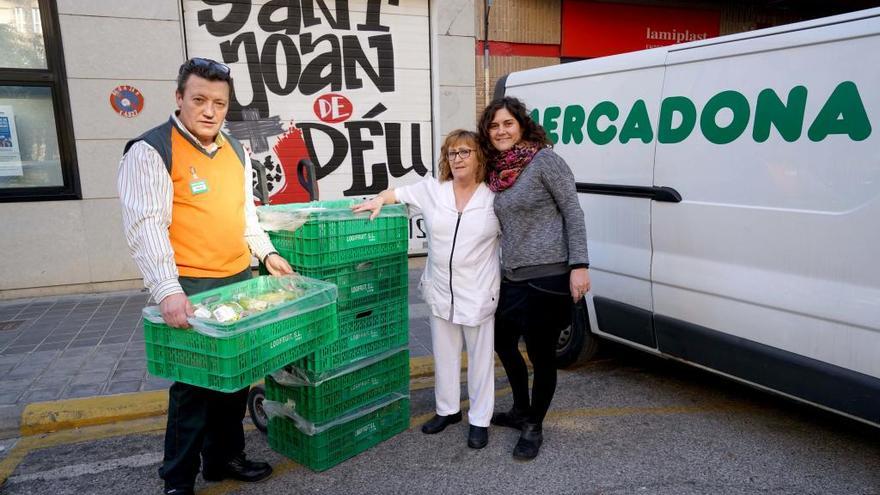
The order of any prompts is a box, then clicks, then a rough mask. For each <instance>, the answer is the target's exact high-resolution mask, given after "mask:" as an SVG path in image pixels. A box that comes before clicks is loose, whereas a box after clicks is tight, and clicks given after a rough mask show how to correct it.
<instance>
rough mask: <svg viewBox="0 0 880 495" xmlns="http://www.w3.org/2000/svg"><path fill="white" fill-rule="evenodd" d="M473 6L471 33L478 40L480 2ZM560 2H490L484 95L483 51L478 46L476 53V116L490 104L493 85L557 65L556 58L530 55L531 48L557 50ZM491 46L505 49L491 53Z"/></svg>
mask: <svg viewBox="0 0 880 495" xmlns="http://www.w3.org/2000/svg"><path fill="white" fill-rule="evenodd" d="M474 3H475V5H474V32H475V33H476V36H477V40H478V41H482V40H483V39H484V38H485V33H484V31H485V29H484V28H485V25H484V10H483V0H476V1H475V2H474ZM561 12H562V1H561V0H513V1H504V2H493V5H492V8H491V9H489V36H488V39H489V42H490V51H489V85H488V95H487V94H486V84H485V80H486V77H485V73H486V71H485V66H484V65H483V60H484V57H483V51H482V50H481V49H480V48H481V47H480V46H479V45H478V46H477V47H476V50H475V54H476V58H475V72H476V95H475V99H476V102H475V103H476V113H477V115H478V116H479V115H480V114H481V113H482V111H483V108H485V107H486V104H487V103H488V102H489V101H491V99H492V93H493V91H494V89H495V83H496V82H497V81H498V79H499V78H500V77H502V76H504V75H506V74H509V73H511V72H515V71H519V70H526V69H534V68H537V67H545V66H547V65H557V64H558V63H559V56H558V54H557V55H556V56H529V55H520V53H527V52H528V51H529V48H530V47H537V48H541V47H545V46H546V47H556V48H557V50H556V51H557V52H558V46H559V43H560V33H561V26H562V23H561V15H562V14H561ZM494 43H501V44H503V45H504V46H505V47H506V48H508V50H507V51H506V53H503V54H502V53H500V51H499V50H494V51H493V48H492V47H493V45H494Z"/></svg>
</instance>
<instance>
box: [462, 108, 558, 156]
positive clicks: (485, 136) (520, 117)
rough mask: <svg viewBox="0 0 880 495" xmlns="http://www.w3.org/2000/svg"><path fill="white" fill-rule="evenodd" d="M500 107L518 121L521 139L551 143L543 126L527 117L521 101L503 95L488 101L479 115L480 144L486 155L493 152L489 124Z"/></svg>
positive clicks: (527, 114) (545, 143)
mask: <svg viewBox="0 0 880 495" xmlns="http://www.w3.org/2000/svg"><path fill="white" fill-rule="evenodd" d="M502 108H504V109H506V110H507V111H508V112H510V114H511V115H513V118H514V119H516V121H517V122H518V123H519V127H520V129H522V138H521V139H522V140H523V141H529V142H533V143H539V144H544V145H552V144H553V143H552V141H550V139H549V138H548V137H547V133H546V132H544V128H543V127H541V126H540V125H539V124H538V123H537V122H535V121H534V120H532V118H531V117H529V112H528V110H527V109H526V106H525V104H523V102H521V101H520V100H519V99H517V98H514V97H512V96H504V97H502V98H498V99H496V100H493V101H492V103H489V105H488V106H487V107H486V109H485V110H483V114H482V115H481V116H480V125H479V132H480V145H481V146H482V147H483V152H484V153H485V154H486V156H491V154H492V153H494V152H495V147H494V146H492V140H491V139H490V137H489V125H491V124H492V119H494V118H495V113H496V112H498V110H501V109H502Z"/></svg>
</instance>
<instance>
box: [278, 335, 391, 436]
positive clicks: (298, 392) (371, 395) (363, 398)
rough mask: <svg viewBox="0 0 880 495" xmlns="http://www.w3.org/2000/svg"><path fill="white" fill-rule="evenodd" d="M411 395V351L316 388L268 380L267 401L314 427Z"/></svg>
mask: <svg viewBox="0 0 880 495" xmlns="http://www.w3.org/2000/svg"><path fill="white" fill-rule="evenodd" d="M393 392H398V393H400V394H403V395H406V394H407V393H409V351H407V350H402V351H400V352H397V353H395V354H393V355H391V356H389V357H387V358H385V359H383V360H381V361H378V362H375V363H372V364H370V365H368V366H364V367H362V368H360V369H356V370H354V371H351V372H348V373H345V374H343V375H340V376H337V377H335V378H331V379H329V380H326V381H323V382H321V383H319V384H317V385H296V386H284V385H280V384H278V383H277V382H276V381H275V380H274V379H273V378H272V376H271V375H270V376H266V399H268V400H272V401H276V402H282V403H287V402H288V401H292V403H293V406H294V411H295V412H296V413H297V414H299V415H300V416H302V417H303V418H305V419H307V420H309V421H311V422H312V423H325V422H327V421H330V420H332V419H334V418H337V417H339V416H341V415H343V414H346V413H349V412H351V411H353V410H355V409H357V408H359V407H362V406H365V405H367V404H369V403H371V402H375V401H376V400H378V399H379V398H381V397H383V396H386V395H388V394H391V393H393Z"/></svg>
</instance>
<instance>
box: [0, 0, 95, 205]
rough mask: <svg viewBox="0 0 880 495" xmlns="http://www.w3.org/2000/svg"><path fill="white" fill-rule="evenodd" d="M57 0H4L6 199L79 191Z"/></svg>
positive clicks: (0, 31)
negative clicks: (56, 5) (56, 6)
mask: <svg viewBox="0 0 880 495" xmlns="http://www.w3.org/2000/svg"><path fill="white" fill-rule="evenodd" d="M73 150H74V138H73V130H72V125H71V119H70V105H69V103H68V94H67V81H66V75H65V71H64V59H63V54H62V49H61V38H60V31H59V29H58V15H57V11H56V8H55V1H54V0H0V202H10V201H36V200H40V201H44V200H53V199H79V198H80V190H79V178H78V176H77V168H76V157H75V154H74V151H73Z"/></svg>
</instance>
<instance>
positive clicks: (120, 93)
mask: <svg viewBox="0 0 880 495" xmlns="http://www.w3.org/2000/svg"><path fill="white" fill-rule="evenodd" d="M110 106H111V107H113V110H115V111H116V113H118V114H119V115H122V116H123V117H128V118H131V117H135V116H137V114H139V113H141V110H143V109H144V95H142V94H141V92H140V91H138V89H137V88H135V87H134V86H128V85H122V86H117V87H116V89H114V90H113V91H112V92H111V93H110Z"/></svg>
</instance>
